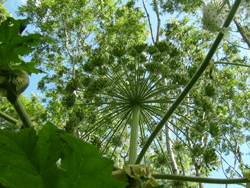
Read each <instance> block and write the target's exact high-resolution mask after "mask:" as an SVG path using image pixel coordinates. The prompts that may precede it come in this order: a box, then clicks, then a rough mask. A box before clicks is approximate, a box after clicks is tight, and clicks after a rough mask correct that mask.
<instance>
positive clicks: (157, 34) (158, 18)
mask: <svg viewBox="0 0 250 188" xmlns="http://www.w3.org/2000/svg"><path fill="white" fill-rule="evenodd" d="M154 7H155V13H156V16H157V33H156V42H160V28H161V19H160V14H159V9H158V4H157V0H154Z"/></svg>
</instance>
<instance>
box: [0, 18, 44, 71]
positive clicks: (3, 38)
mask: <svg viewBox="0 0 250 188" xmlns="http://www.w3.org/2000/svg"><path fill="white" fill-rule="evenodd" d="M28 23H29V21H28V19H23V20H15V19H14V18H12V17H7V19H6V20H5V21H4V22H2V23H1V25H0V31H1V32H0V57H1V61H0V67H1V66H8V67H12V68H13V69H15V70H26V72H28V74H31V73H38V72H39V70H38V69H36V68H35V67H34V66H32V67H31V66H30V65H29V66H28V67H27V68H26V63H25V62H24V61H23V60H22V58H20V56H22V55H27V54H29V53H30V52H32V51H33V50H34V48H33V47H34V46H36V45H37V44H38V42H39V41H40V37H41V35H40V34H37V33H36V34H29V35H25V36H21V33H22V32H23V31H24V29H25V28H26V25H27V24H28Z"/></svg>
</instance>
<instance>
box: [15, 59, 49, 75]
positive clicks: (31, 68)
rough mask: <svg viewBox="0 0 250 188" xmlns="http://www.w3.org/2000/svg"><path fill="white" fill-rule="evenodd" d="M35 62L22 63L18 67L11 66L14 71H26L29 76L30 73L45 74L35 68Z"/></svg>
mask: <svg viewBox="0 0 250 188" xmlns="http://www.w3.org/2000/svg"><path fill="white" fill-rule="evenodd" d="M35 65H36V62H28V63H26V62H22V63H21V64H20V65H17V66H13V69H14V70H24V71H26V72H27V73H28V74H29V75H30V74H31V73H35V74H37V73H46V72H44V71H42V70H40V69H37V68H35Z"/></svg>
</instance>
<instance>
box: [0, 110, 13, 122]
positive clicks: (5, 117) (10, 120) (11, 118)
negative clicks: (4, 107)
mask: <svg viewBox="0 0 250 188" xmlns="http://www.w3.org/2000/svg"><path fill="white" fill-rule="evenodd" d="M0 117H1V118H3V119H5V120H6V121H8V122H10V123H12V124H14V125H16V123H17V120H16V119H15V118H13V117H11V116H9V115H7V114H5V113H4V112H2V111H0Z"/></svg>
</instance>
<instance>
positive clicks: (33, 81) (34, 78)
mask: <svg viewBox="0 0 250 188" xmlns="http://www.w3.org/2000/svg"><path fill="white" fill-rule="evenodd" d="M23 4H25V0H8V2H7V3H5V6H6V7H7V10H8V11H9V12H11V13H12V15H13V17H15V18H18V17H17V15H16V13H15V12H16V11H17V7H18V6H20V5H23ZM148 11H149V13H152V9H151V7H148ZM152 15H155V14H154V13H152ZM154 20H156V17H153V18H152V20H151V22H152V24H153V28H156V21H155V22H154ZM27 29H28V30H29V31H32V27H28V28H27ZM155 33H156V31H155V30H154V34H155ZM27 60H28V58H27ZM42 76H44V75H42V74H32V75H31V77H30V85H29V87H28V88H27V89H26V91H25V92H24V94H25V95H27V96H30V95H31V93H32V92H34V93H35V94H38V93H39V94H41V92H40V91H38V90H37V83H38V81H39V80H40V79H41V77H42ZM241 149H242V150H246V151H249V148H247V147H246V146H245V147H243V148H241ZM226 159H227V160H228V162H229V163H230V164H233V161H234V158H233V156H232V155H229V156H227V157H226ZM243 159H244V162H246V161H248V164H249V162H250V160H249V157H248V156H243ZM211 177H214V178H225V176H224V174H223V173H222V171H219V172H213V174H212V176H211ZM239 187H242V186H239V185H229V186H228V188H239ZM205 188H225V185H215V184H205Z"/></svg>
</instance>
